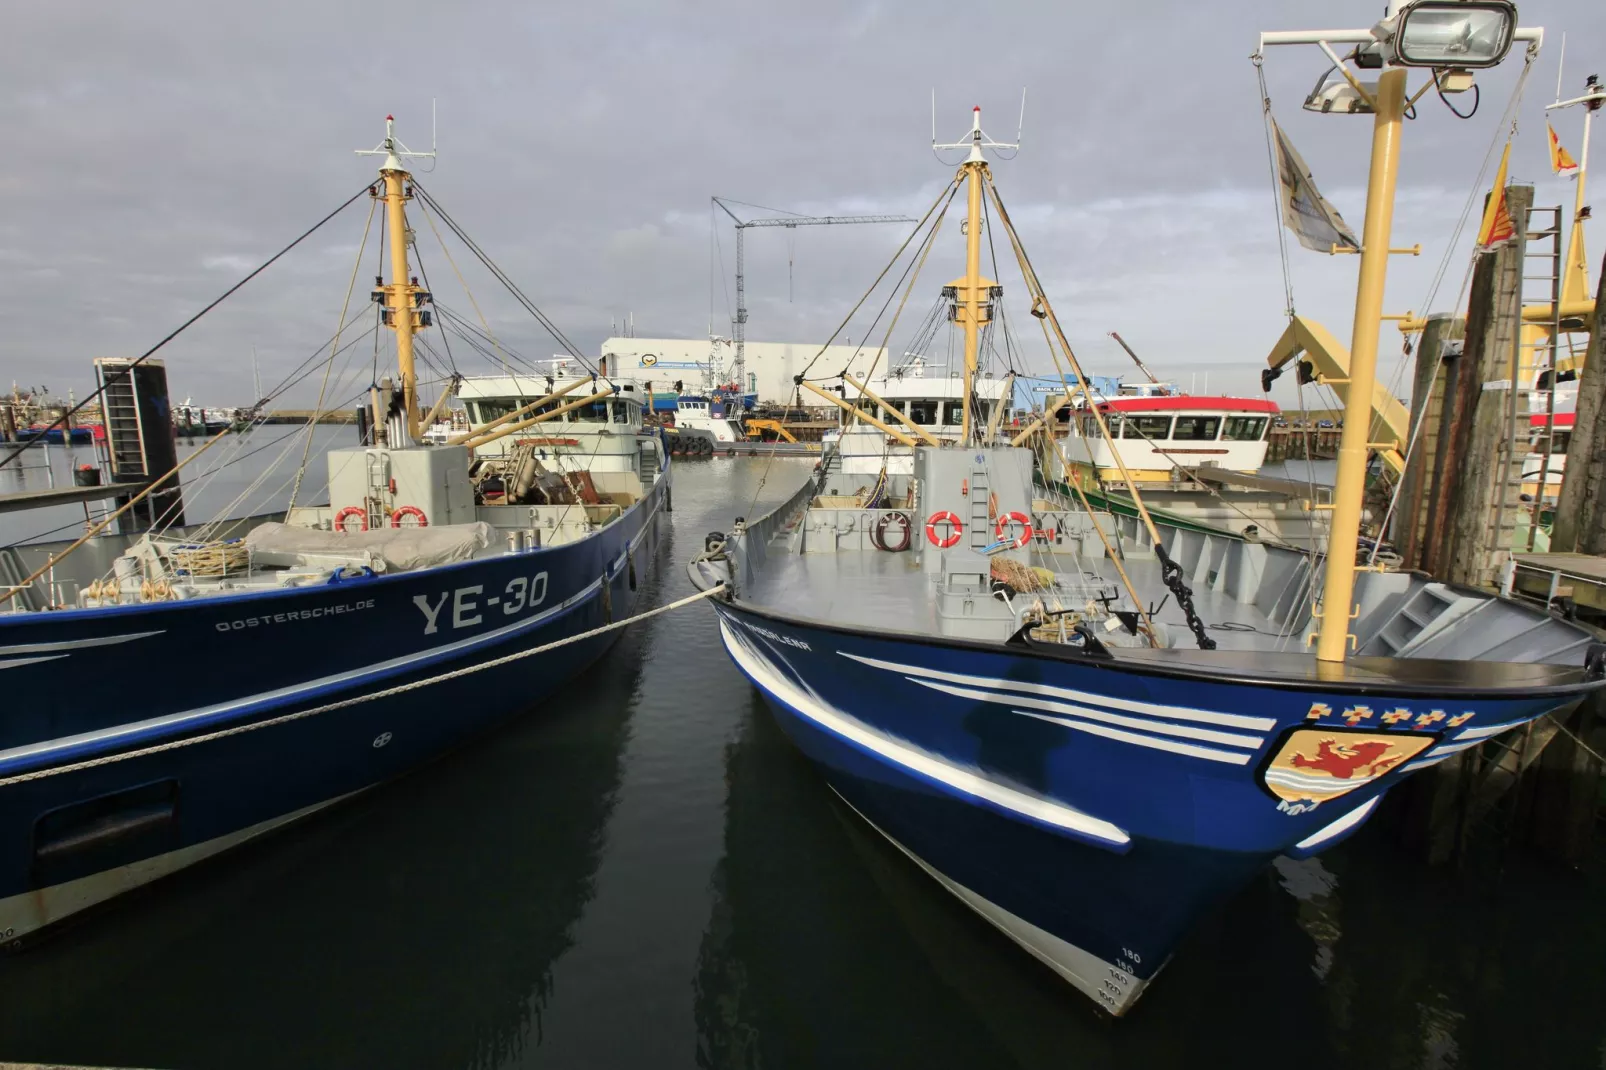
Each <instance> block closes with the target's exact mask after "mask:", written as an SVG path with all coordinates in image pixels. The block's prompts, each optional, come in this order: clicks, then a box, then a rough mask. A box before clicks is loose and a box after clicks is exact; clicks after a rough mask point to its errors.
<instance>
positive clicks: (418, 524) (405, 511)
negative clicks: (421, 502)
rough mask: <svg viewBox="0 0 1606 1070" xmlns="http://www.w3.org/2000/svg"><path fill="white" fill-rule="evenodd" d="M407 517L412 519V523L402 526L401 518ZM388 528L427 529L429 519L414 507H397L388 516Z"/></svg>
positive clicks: (422, 511)
mask: <svg viewBox="0 0 1606 1070" xmlns="http://www.w3.org/2000/svg"><path fill="white" fill-rule="evenodd" d="M409 516H410V517H412V518H413V521H414V523H411V524H403V523H402V518H403V517H409ZM390 526H391V527H393V528H427V527H429V517H427V516H425V515H424V510H422V509H420V508H419V507H418V506H416V505H402V506H398V507H397V509H396V511H395V512H394V513H391V514H390Z"/></svg>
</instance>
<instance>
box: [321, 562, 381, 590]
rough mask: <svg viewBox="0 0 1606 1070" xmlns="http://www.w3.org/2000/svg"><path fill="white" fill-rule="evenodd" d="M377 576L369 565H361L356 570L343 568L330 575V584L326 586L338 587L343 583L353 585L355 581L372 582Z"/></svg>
mask: <svg viewBox="0 0 1606 1070" xmlns="http://www.w3.org/2000/svg"><path fill="white" fill-rule="evenodd" d="M375 575H377V573H375V572H374V570H373V569H371V568H369V567H368V566H367V565H359V566H357V567H356V568H347V567H344V566H342V567H340V568H337V569H335V570H334V571H333V572H331V573H329V582H328V583H326V584H324V586H326V587H336V586H339V585H340V584H342V583H351V582H352V581H354V580H371V579H373V578H374V576H375Z"/></svg>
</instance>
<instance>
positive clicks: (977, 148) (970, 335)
mask: <svg viewBox="0 0 1606 1070" xmlns="http://www.w3.org/2000/svg"><path fill="white" fill-rule="evenodd" d="M936 112H937V109H936V103H935V101H933V103H932V138H931V148H932V151H934V152H935V151H937V150H939V149H969V150H970V155H969V156H967V157H966V158H965V162H964V163H963V164H961V165H960V168H959V174H960V176H961V177H962V178H963V179H964V180H965V181H966V182H967V183H969V185H968V186H967V187H966V190H965V192H966V194H967V197H966V206H967V210H966V216H965V277H964V278H962V279H955V280H954V281H953V282H951V283H949V284H948V285H947V286H946V287H944V288H943V296H945V297H952V298H953V301H954V320H955V322H957V323H958V324H959V325H960V326H961V327H963V328H964V329H965V393H964V403H963V404H964V412H963V414H962V415H961V421H962V422H961V424H960V428H959V444H960V445H961V446H969V445H970V440H971V429H972V425H973V423H974V421H973V420H972V419H971V411H970V410H971V402H972V401H973V400H974V394H975V387H976V374H977V371H978V370H979V368H980V366H981V352H980V350H981V329H982V328H983V327H985V326H987V324H988V323H989V322H991V320H992V316H993V301H992V299H993V291H994V289H995V288H996V287H997V285H998V284H997V283H996V282H994V281H993V280H992V279H986V278H983V277H982V274H981V228H982V218H981V206H982V187H983V185H984V184H985V183H986V182H987V181H988V180H989V178H990V174H989V172H988V168H987V161H986V159H985V158H984V157H983V156H982V149H984V148H989V149H1018V148H1020V136H1019V134H1017V135H1016V138H1015V143H1014V144H1006V143H1004V142H1001V141H994V140H993V139H992V138H990V137H988V136H987V135H986V134H985V133H983V132H982V128H981V108H979V107H977V108H973V109H971V113H970V131H969V133H968V134H967V135H966V137H965V139H964V140H962V141H957V142H954V143H953V144H950V145H939V144H937V137H936V133H937V131H936V125H937V122H936ZM1025 117H1026V96H1025V94H1024V93H1023V94H1021V119H1022V121H1024V120H1025Z"/></svg>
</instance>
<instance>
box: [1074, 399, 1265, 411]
mask: <svg viewBox="0 0 1606 1070" xmlns="http://www.w3.org/2000/svg"><path fill="white" fill-rule="evenodd" d="M1099 411H1100V412H1264V413H1275V412H1280V411H1281V410H1280V409H1278V408H1277V403H1276V402H1275V401H1271V400H1269V399H1266V398H1229V397H1209V398H1204V397H1195V396H1192V395H1189V394H1157V395H1155V396H1153V397H1146V398H1136V397H1135V398H1111V399H1110V400H1108V401H1101V402H1099Z"/></svg>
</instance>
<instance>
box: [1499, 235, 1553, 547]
mask: <svg viewBox="0 0 1606 1070" xmlns="http://www.w3.org/2000/svg"><path fill="white" fill-rule="evenodd" d="M1561 222H1562V209H1561V207H1560V206H1559V205H1557V206H1553V207H1548V208H1545V207H1531V208H1529V209H1528V219H1527V226H1526V227H1525V228H1524V233H1523V236H1522V240H1523V243H1524V244H1523V250H1522V261H1521V263H1522V266H1521V269H1520V270H1521V271H1522V276H1521V279H1520V280H1519V282H1518V285H1517V305H1518V314H1517V317H1516V318H1515V320H1514V321H1513V320H1511V319H1509V318H1506V317H1502V318H1501V323H1502V326H1501V327H1500V328H1499V329H1498V330H1497V332H1496V340H1495V342H1496V345H1498V346H1501V347H1503V348H1502V349H1501V350H1500V351H1501V352H1509V353H1511V354H1512V357H1511V365H1510V369H1509V373H1510V381H1511V387H1510V390H1509V391H1508V392H1507V403H1506V427H1505V433H1504V434H1503V435H1502V436H1501V443H1500V457H1499V460H1498V462H1497V464H1496V466H1495V473H1494V478H1495V480H1496V483H1495V494H1494V510H1493V515H1492V517H1491V522H1490V529H1489V540H1488V543H1487V545H1488V547H1489V550H1490V558H1489V560H1490V561H1491V562H1492V565H1493V567H1494V568H1495V569H1496V570H1498V569H1499V568H1500V566H1501V565H1502V564H1503V563H1504V562H1505V560H1506V559H1507V558H1508V557H1509V556H1510V554H1511V553H1512V552H1513V551H1515V550H1516V549H1518V548H1519V544H1520V546H1521V548H1522V549H1526V550H1532V549H1533V548H1534V538H1535V536H1536V534H1537V533H1538V527H1539V514H1540V509H1541V508H1542V505H1543V501H1544V488H1543V487H1540V488H1538V489H1539V493H1538V494H1537V495H1536V496H1535V498H1534V500H1533V501H1532V502H1525V501H1523V500H1522V487H1523V472H1522V470H1523V462H1524V460H1525V459H1526V458H1527V456H1528V453H1529V448H1530V447H1529V436H1528V424H1529V421H1528V417H1529V414H1530V406H1529V405H1526V404H1524V403H1523V402H1524V399H1525V398H1528V396H1529V394H1530V392H1531V391H1533V390H1534V388H1535V387H1536V386H1537V384H1538V379H1539V373H1540V372H1541V371H1542V370H1544V369H1546V368H1554V367H1555V359H1556V343H1557V340H1558V339H1559V337H1560V330H1559V323H1558V324H1556V325H1555V327H1556V329H1555V330H1553V331H1552V333H1551V336H1550V338H1548V339H1545V338H1536V339H1534V340H1532V341H1528V340H1525V339H1524V338H1523V337H1522V315H1521V309H1522V308H1523V307H1525V306H1527V305H1535V304H1548V305H1550V307H1551V309H1552V311H1553V312H1555V313H1557V314H1559V313H1560V309H1561V274H1562V260H1563V252H1562V243H1561ZM1508 324H1509V326H1507V325H1508ZM1509 331H1515V332H1516V336H1515V337H1508V336H1507V335H1508V332H1509ZM1554 378H1555V377H1554V376H1552V377H1551V388H1550V395H1549V403H1548V404H1549V409H1550V410H1552V411H1553V410H1554V407H1555V393H1554V392H1555V382H1554ZM1524 529H1526V532H1525V534H1521V535H1520V536H1519V532H1522V531H1523V530H1524Z"/></svg>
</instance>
